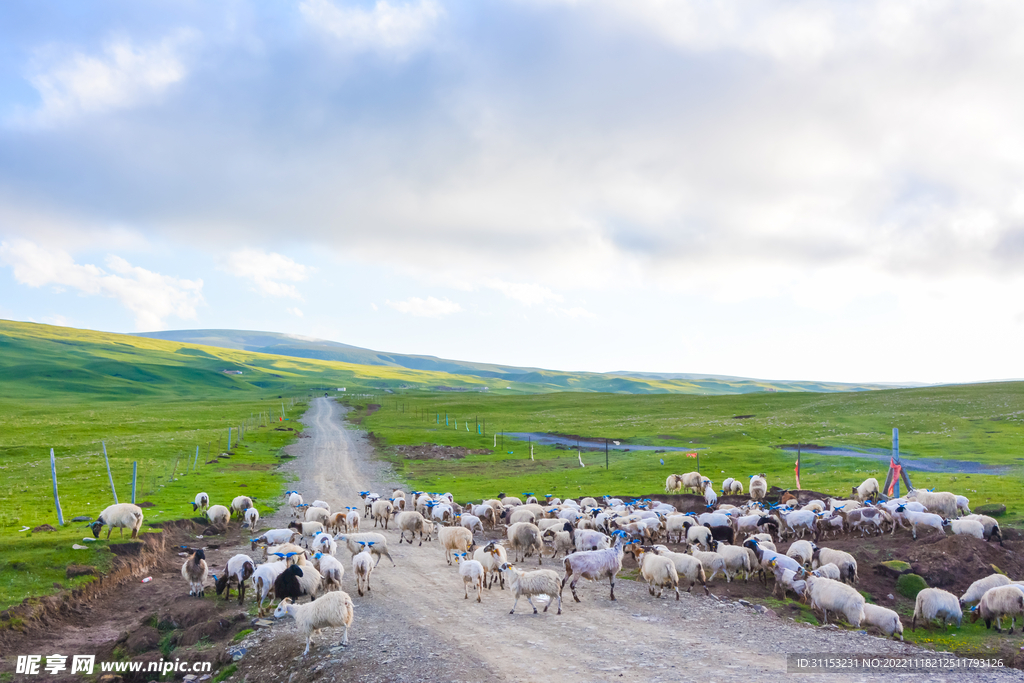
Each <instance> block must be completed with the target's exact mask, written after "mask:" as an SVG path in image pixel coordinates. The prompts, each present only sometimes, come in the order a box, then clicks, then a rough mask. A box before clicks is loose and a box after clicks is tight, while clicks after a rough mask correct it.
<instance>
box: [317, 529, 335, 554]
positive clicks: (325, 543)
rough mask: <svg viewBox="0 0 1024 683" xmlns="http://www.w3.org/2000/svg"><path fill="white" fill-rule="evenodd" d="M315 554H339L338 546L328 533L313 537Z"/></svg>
mask: <svg viewBox="0 0 1024 683" xmlns="http://www.w3.org/2000/svg"><path fill="white" fill-rule="evenodd" d="M313 552H321V553H327V554H328V555H334V554H335V553H337V552H338V544H337V543H336V542H335V541H334V538H332V537H331V535H330V534H328V533H322V534H317V535H316V536H314V537H313Z"/></svg>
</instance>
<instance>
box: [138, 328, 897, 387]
mask: <svg viewBox="0 0 1024 683" xmlns="http://www.w3.org/2000/svg"><path fill="white" fill-rule="evenodd" d="M133 336H138V337H148V338H151V339H163V340H166V341H175V342H181V343H189V344H202V345H205V346H216V347H221V348H229V349H237V350H241V351H253V352H258V353H267V354H273V355H278V356H291V357H295V358H314V359H318V360H330V361H341V362H344V363H356V364H359V365H383V366H390V367H399V368H408V369H411V370H429V371H435V372H447V373H452V374H457V375H470V376H475V377H486V378H496V379H502V380H508V381H509V382H520V383H526V384H541V385H547V386H548V387H550V388H553V389H561V390H564V391H608V392H626V393H664V392H671V393H675V392H679V393H708V394H734V393H750V392H756V391H823V392H833V391H871V390H875V389H883V388H892V387H894V386H907V385H892V384H850V383H843V382H815V381H776V380H761V379H753V378H748V377H733V376H729V375H710V374H697V373H652V372H631V371H622V372H610V373H597V372H567V371H559V370H547V369H543V368H530V367H516V366H510V365H498V364H493V363H476V362H472V361H458V360H450V359H445V358H438V357H436V356H422V355H413V354H401V353H385V352H381V351H374V350H372V349H365V348H361V347H358V346H352V345H350V344H342V343H340V342H335V341H329V340H325V339H314V338H310V337H303V336H299V335H289V334H282V333H279V332H259V331H250V330H165V331H159V332H140V333H136V334H135V335H133Z"/></svg>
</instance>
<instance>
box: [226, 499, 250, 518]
mask: <svg viewBox="0 0 1024 683" xmlns="http://www.w3.org/2000/svg"><path fill="white" fill-rule="evenodd" d="M251 507H252V498H250V497H249V496H235V497H234V499H232V501H231V513H232V514H233V515H234V516H235V517H241V516H242V515H243V514H244V513H245V511H246V510H248V509H249V508H251Z"/></svg>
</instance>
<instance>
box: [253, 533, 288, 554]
mask: <svg viewBox="0 0 1024 683" xmlns="http://www.w3.org/2000/svg"><path fill="white" fill-rule="evenodd" d="M293 538H295V529H271V530H270V531H265V532H263V535H262V536H258V537H257V538H250V539H249V541H250V542H251V543H252V549H253V550H256V548H257V547H259V546H261V545H262V546H263V547H264V548H266V547H267V546H270V545H280V544H282V543H291V542H292V539H293ZM264 557H265V555H264Z"/></svg>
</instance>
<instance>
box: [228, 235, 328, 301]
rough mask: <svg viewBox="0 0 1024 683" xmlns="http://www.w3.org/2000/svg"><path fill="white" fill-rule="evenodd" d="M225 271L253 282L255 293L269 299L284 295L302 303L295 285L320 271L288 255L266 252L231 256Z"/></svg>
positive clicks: (237, 253) (240, 253)
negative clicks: (269, 297)
mask: <svg viewBox="0 0 1024 683" xmlns="http://www.w3.org/2000/svg"><path fill="white" fill-rule="evenodd" d="M222 268H223V270H225V271H227V272H228V273H231V274H232V275H235V276H237V277H240V278H245V279H247V280H251V281H252V283H253V285H254V287H255V290H256V291H257V292H259V293H261V294H264V295H266V296H283V297H290V298H292V299H299V300H300V301H301V300H302V295H300V294H299V290H298V289H297V288H296V287H295V285H290V284H286V283H289V282H303V281H305V280H307V279H309V276H310V275H312V274H313V273H314V272H316V268H313V267H312V266H304V265H302V264H301V263H296V262H295V261H293V260H292V259H290V258H288V257H287V256H283V255H281V254H276V253H274V252H267V251H263V250H262V249H249V248H246V249H239V250H237V251H233V252H231V253H230V254H228V256H227V259H226V261H225V262H224V265H223V266H222Z"/></svg>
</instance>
